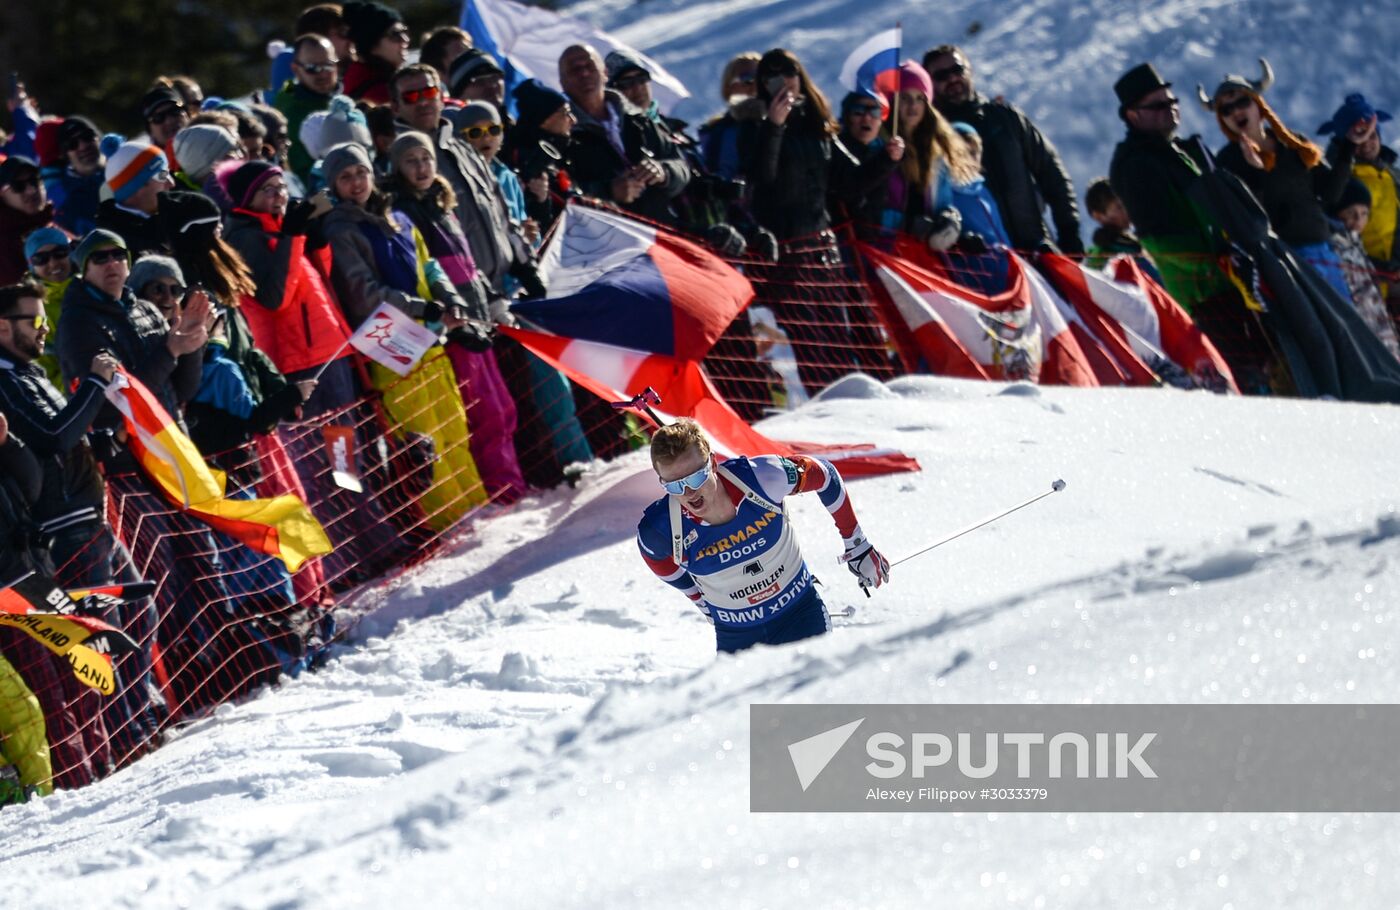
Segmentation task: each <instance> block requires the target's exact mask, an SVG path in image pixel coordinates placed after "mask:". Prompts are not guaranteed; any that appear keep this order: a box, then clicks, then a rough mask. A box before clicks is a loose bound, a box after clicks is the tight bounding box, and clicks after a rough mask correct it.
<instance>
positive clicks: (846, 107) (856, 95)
mask: <svg viewBox="0 0 1400 910" xmlns="http://www.w3.org/2000/svg"><path fill="white" fill-rule="evenodd" d="M872 102H873V103H875V104H876V105H878V106H879V108H880V119H882V120H883V119H884V115H885V111H886V105H885V99H884V98H881V97H880V96H879V95H877V94H875V92H874V91H872V90H871V89H868V88H861V89H856V90H855V91H854V92H847V93H846V97H844V98H842V99H841V119H842V120H845V119H846V118H847V117H848V116H850V113H851V108H853V107H855V106H856V105H860V106H861V107H868V106H869V105H870V104H871V103H872Z"/></svg>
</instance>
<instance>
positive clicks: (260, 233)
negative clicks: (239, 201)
mask: <svg viewBox="0 0 1400 910" xmlns="http://www.w3.org/2000/svg"><path fill="white" fill-rule="evenodd" d="M280 228H281V219H279V218H274V217H273V216H271V215H266V214H263V213H261V212H250V211H248V210H247V209H234V211H233V214H232V215H231V216H230V218H229V226H228V232H227V234H226V235H225V239H226V240H228V242H229V243H230V244H232V246H233V247H234V248H235V249H237V250H238V252H239V255H241V256H242V257H243V259H244V261H245V262H247V263H248V267H249V268H250V269H252V271H253V281H254V283H256V284H257V286H258V296H257V298H256V299H255V301H249V302H247V304H246V305H245V306H244V307H243V315H244V317H246V318H247V320H248V326H249V327H250V328H251V329H252V330H253V338H254V340H255V341H256V342H257V345H258V347H259V348H261V349H262V350H263V351H265V352H266V353H267V355H268V356H269V357H271V358H272V362H273V363H275V364H276V365H277V369H279V370H281V371H282V372H283V373H296V372H300V371H302V370H311V369H315V368H316V367H319V366H320V365H321V364H323V363H326V362H327V361H329V360H333V359H338V358H340V357H345V356H348V355H349V353H350V350H349V348H347V347H345V341H346V339H348V338H349V337H350V328H349V326H347V325H346V324H345V316H344V315H343V314H342V313H341V311H340V306H339V304H337V303H336V300H335V292H334V291H332V290H331V286H330V282H329V281H327V280H326V277H325V276H326V275H329V274H330V250H329V249H328V248H322V249H319V250H312V251H310V252H308V251H307V249H306V238H305V237H288V236H287V235H286V234H283V233H281V231H280Z"/></svg>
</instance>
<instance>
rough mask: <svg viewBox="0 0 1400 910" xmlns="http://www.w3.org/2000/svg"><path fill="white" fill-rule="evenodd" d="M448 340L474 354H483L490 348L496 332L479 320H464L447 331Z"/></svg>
mask: <svg viewBox="0 0 1400 910" xmlns="http://www.w3.org/2000/svg"><path fill="white" fill-rule="evenodd" d="M447 340H448V341H455V342H457V343H458V344H460V345H461V346H462V347H464V348H466V349H467V350H468V351H471V352H472V353H474V354H484V353H486V352H487V351H489V350H491V344H492V342H493V341H495V340H496V333H495V332H494V331H493V330H492V329H491V327H490V326H488V325H485V324H483V323H480V322H466V323H463V324H462V325H459V326H457V327H456V328H455V329H453V330H452V331H450V332H448V333H447Z"/></svg>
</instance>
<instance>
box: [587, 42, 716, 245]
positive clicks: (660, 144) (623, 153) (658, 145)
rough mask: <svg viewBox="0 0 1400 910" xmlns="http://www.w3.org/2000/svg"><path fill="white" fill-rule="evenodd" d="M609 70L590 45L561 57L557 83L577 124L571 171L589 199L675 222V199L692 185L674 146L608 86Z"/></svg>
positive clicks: (627, 101) (685, 167)
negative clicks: (562, 90) (592, 198)
mask: <svg viewBox="0 0 1400 910" xmlns="http://www.w3.org/2000/svg"><path fill="white" fill-rule="evenodd" d="M605 74H606V68H605V66H604V64H603V59H602V57H600V56H599V54H598V51H597V50H595V49H594V48H593V47H591V46H589V45H587V44H575V45H573V46H571V47H568V48H565V50H564V53H562V54H560V56H559V84H560V85H561V86H562V87H563V89H564V93H565V94H566V95H568V96H569V101H570V102H571V103H572V104H571V108H572V112H573V115H574V117H575V119H576V120H577V122H576V123H575V124H574V127H573V130H572V131H571V136H572V139H573V142H572V143H571V148H570V151H569V173H570V175H571V176H572V177H573V180H574V184H575V185H576V186H577V187H578V189H579V190H580V191H581V192H583V193H585V194H586V195H589V196H593V197H595V198H598V199H602V200H604V201H607V202H613V203H616V204H617V205H619V206H621V207H622V208H624V209H627V210H628V211H630V212H635V213H636V214H638V215H642V216H644V217H646V218H650V219H652V220H654V221H661V222H666V223H670V222H673V221H674V220H675V212H674V211H673V210H672V208H671V200H672V199H674V198H675V197H676V196H678V195H680V194H681V192H682V191H684V190H685V188H686V184H688V183H689V182H690V168H689V167H688V166H687V165H686V163H685V160H684V159H683V158H682V157H681V154H680V152H679V151H678V150H677V148H676V146H675V143H674V142H672V141H671V139H670V138H669V136H668V135H667V132H666V131H663V130H662V129H661V128H660V127H659V126H658V125H657V123H656V122H655V121H653V120H652V119H651V118H649V117H648V116H647V115H646V113H645V112H644V111H642V110H640V109H638V108H637V107H636V106H635V105H634V104H633V103H632V102H631V101H629V100H628V99H627V98H625V97H624V96H623V95H622V94H621V93H620V92H618V91H615V90H613V89H609V88H607V86H606V85H605V79H606V75H605Z"/></svg>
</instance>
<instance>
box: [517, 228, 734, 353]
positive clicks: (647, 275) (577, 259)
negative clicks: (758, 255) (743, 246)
mask: <svg viewBox="0 0 1400 910" xmlns="http://www.w3.org/2000/svg"><path fill="white" fill-rule="evenodd" d="M540 276H541V277H542V278H543V279H544V280H545V283H546V284H547V286H548V287H549V293H550V296H549V297H548V298H547V299H544V300H526V301H518V302H516V303H515V305H514V306H512V307H511V310H512V311H513V312H515V313H516V314H518V315H520V316H523V317H524V318H525V319H528V320H529V321H530V322H532V323H534V324H536V325H538V326H541V327H543V328H545V329H547V330H548V331H550V332H553V333H554V334H556V335H563V336H566V337H568V338H582V339H586V340H589V341H598V342H602V343H604V344H610V345H616V346H618V347H623V348H631V349H633V350H638V351H647V352H650V353H653V354H665V355H667V356H670V357H677V358H679V359H681V360H701V359H703V358H704V357H705V355H706V354H708V353H709V351H710V348H711V347H712V346H713V345H714V343H715V341H716V340H718V339H719V337H720V335H722V334H724V330H725V329H726V328H728V326H729V324H730V323H731V322H733V321H734V317H735V316H737V315H739V313H740V312H742V311H743V309H744V307H746V306H748V305H749V302H750V301H752V300H753V296H754V291H753V286H752V285H750V284H749V280H748V279H747V278H745V277H744V276H743V275H741V274H739V272H737V271H736V270H735V269H734V268H733V266H731V265H729V264H728V263H727V262H725V261H724V260H723V259H721V258H719V257H718V256H716V255H715V254H714V253H711V252H710V251H709V250H707V249H705V248H704V247H701V246H700V245H699V244H696V243H693V242H691V241H689V240H686V239H685V238H683V237H679V236H677V235H675V234H671V233H669V232H667V231H665V230H661V229H659V228H655V227H652V226H651V225H649V224H645V223H643V222H640V221H636V220H634V219H631V218H627V217H625V216H623V215H619V214H616V213H613V212H608V211H604V210H601V209H595V208H591V207H589V206H584V205H578V204H576V203H571V204H570V205H569V206H568V208H566V209H565V210H564V213H563V214H562V215H561V216H560V218H559V221H558V223H557V224H556V226H555V229H554V232H553V233H552V234H551V236H550V238H549V241H548V242H547V243H546V244H545V246H544V249H543V250H542V251H541V253H540Z"/></svg>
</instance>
